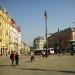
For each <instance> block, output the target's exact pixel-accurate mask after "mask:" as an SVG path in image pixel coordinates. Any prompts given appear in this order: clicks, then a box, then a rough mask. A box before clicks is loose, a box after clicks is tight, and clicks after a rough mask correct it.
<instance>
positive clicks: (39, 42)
mask: <svg viewBox="0 0 75 75" xmlns="http://www.w3.org/2000/svg"><path fill="white" fill-rule="evenodd" d="M44 44H45V39H44V37H36V38H35V39H34V42H33V46H34V49H35V50H43V48H44Z"/></svg>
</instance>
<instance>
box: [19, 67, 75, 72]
mask: <svg viewBox="0 0 75 75" xmlns="http://www.w3.org/2000/svg"><path fill="white" fill-rule="evenodd" d="M19 69H21V70H32V71H55V72H64V73H75V71H64V70H49V69H37V68H28V69H27V68H19Z"/></svg>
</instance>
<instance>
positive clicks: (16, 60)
mask: <svg viewBox="0 0 75 75" xmlns="http://www.w3.org/2000/svg"><path fill="white" fill-rule="evenodd" d="M15 65H17V66H18V65H19V55H18V52H16V54H15Z"/></svg>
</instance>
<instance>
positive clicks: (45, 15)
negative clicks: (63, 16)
mask: <svg viewBox="0 0 75 75" xmlns="http://www.w3.org/2000/svg"><path fill="white" fill-rule="evenodd" d="M44 17H45V28H46V35H45V36H46V57H47V56H48V40H47V12H46V10H45V14H44Z"/></svg>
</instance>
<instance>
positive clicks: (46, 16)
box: [44, 10, 47, 19]
mask: <svg viewBox="0 0 75 75" xmlns="http://www.w3.org/2000/svg"><path fill="white" fill-rule="evenodd" d="M44 16H45V19H47V12H46V10H45V14H44Z"/></svg>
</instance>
